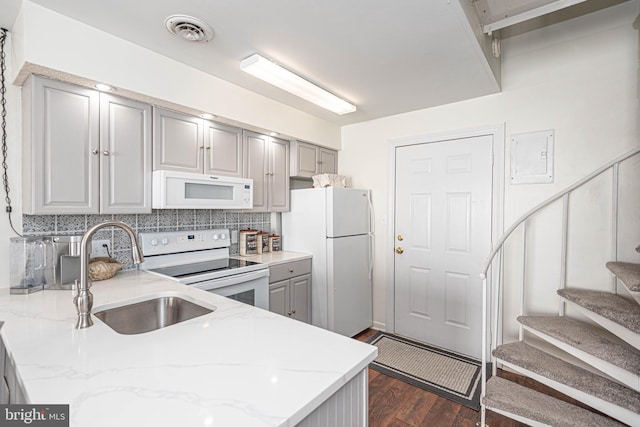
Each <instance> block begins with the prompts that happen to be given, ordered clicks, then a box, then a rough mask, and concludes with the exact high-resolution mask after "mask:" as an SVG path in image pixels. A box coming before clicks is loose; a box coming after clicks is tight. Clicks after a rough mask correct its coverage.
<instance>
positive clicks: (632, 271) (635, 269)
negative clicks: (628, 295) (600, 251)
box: [607, 261, 640, 292]
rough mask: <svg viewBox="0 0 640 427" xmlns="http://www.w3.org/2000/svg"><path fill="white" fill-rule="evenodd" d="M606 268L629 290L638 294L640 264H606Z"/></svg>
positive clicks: (639, 287)
mask: <svg viewBox="0 0 640 427" xmlns="http://www.w3.org/2000/svg"><path fill="white" fill-rule="evenodd" d="M607 268H608V269H609V270H610V271H611V272H612V273H613V274H615V275H616V276H617V277H618V279H620V281H621V282H622V283H624V285H625V286H626V287H627V289H629V291H630V292H640V264H633V263H631V262H613V261H611V262H608V263H607Z"/></svg>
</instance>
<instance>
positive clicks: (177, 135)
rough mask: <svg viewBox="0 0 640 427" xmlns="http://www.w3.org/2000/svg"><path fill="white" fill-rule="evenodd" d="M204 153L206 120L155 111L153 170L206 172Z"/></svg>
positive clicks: (167, 111) (168, 111)
mask: <svg viewBox="0 0 640 427" xmlns="http://www.w3.org/2000/svg"><path fill="white" fill-rule="evenodd" d="M203 151H204V140H203V124H202V119H199V118H197V117H194V116H190V115H188V114H183V113H178V112H176V111H170V110H165V109H162V108H158V107H154V108H153V170H158V169H162V170H174V171H180V172H197V173H202V171H203V169H202V167H203V163H204V155H203Z"/></svg>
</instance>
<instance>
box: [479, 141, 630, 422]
mask: <svg viewBox="0 0 640 427" xmlns="http://www.w3.org/2000/svg"><path fill="white" fill-rule="evenodd" d="M639 153H640V147H637V148H635V149H633V150H631V151H629V152H627V153H625V154H623V155H621V156H619V157H617V158H615V159H613V160H612V161H610V162H609V163H607V164H605V165H604V166H602V167H600V168H598V169H597V170H595V171H593V172H591V173H590V174H589V175H587V176H585V177H584V178H582V179H581V180H579V181H577V182H576V183H574V184H573V185H571V186H569V187H567V188H566V189H564V190H562V191H560V192H559V193H556V194H555V195H553V196H551V197H549V198H548V199H546V200H545V201H543V202H541V203H539V204H538V205H536V206H535V207H533V208H532V209H530V210H529V211H528V212H527V213H525V214H524V215H522V216H521V217H520V218H518V219H517V220H516V221H515V222H514V223H513V224H512V225H511V226H510V227H509V228H508V229H507V231H505V232H504V233H503V235H502V237H500V239H498V241H497V242H496V244H495V246H494V248H493V250H492V251H491V253H490V254H489V256H488V257H487V259H486V261H485V262H484V264H483V265H482V270H481V273H480V277H481V278H482V367H483V369H482V392H481V397H480V399H481V421H480V425H481V426H482V427H484V426H485V417H486V409H485V406H484V404H482V399H483V398H484V396H485V393H486V382H487V378H486V377H487V369H486V366H487V354H491V353H490V352H491V351H492V350H493V349H495V348H496V347H497V346H498V333H497V331H499V330H500V329H499V328H500V325H501V323H502V317H501V315H500V313H501V310H500V307H499V303H500V301H501V295H502V277H504V274H501V272H498V274H495V275H494V278H497V279H496V283H495V286H494V289H493V290H494V293H493V295H494V298H493V303H492V305H491V306H492V307H493V310H492V313H491V315H492V317H491V319H492V321H493V322H494V325H493V328H492V330H493V331H494V333H493V334H491V347H490V348H488V347H487V344H488V342H487V336H488V335H487V334H488V330H487V315H488V312H489V308H488V306H487V294H488V290H487V273H488V272H489V269H491V268H492V266H494V264H497V262H496V260H500V259H501V258H502V255H503V250H504V245H505V243H506V241H507V240H508V239H509V237H511V235H512V234H513V232H514V231H516V230H517V229H518V228H521V229H522V274H521V279H520V290H521V301H520V315H523V314H524V308H525V301H524V294H525V292H524V287H525V282H526V259H527V256H526V255H527V246H526V242H527V220H528V219H529V218H531V217H532V216H534V215H535V214H537V213H538V212H539V211H541V210H543V209H544V208H546V207H547V206H549V205H550V204H552V203H553V202H555V201H557V200H559V199H562V243H561V245H562V249H561V271H560V284H559V287H560V288H564V287H566V282H567V248H568V238H569V233H568V230H569V201H570V195H571V193H572V192H573V191H575V190H576V189H578V188H580V187H582V186H583V185H585V184H586V183H588V182H590V181H591V180H593V179H594V178H596V177H598V176H600V175H602V174H603V173H605V172H607V171H608V170H609V169H611V170H612V174H613V180H612V181H613V197H612V211H613V212H612V221H613V223H612V242H611V246H612V247H611V260H617V255H618V254H617V251H618V188H619V173H620V163H622V162H623V161H625V160H627V159H629V158H631V157H633V156H635V155H637V154H639ZM498 255H500V256H498ZM496 267H497V268H500V266H496ZM612 291H613V292H614V293H615V292H616V278H615V277H613V279H612ZM559 314H560V315H561V316H563V315H564V303H561V305H560V308H559ZM523 334H524V332H523V328H522V325H520V330H519V339H520V340H521V341H522V340H523ZM491 361H492V368H493V369H492V371H493V372H492V374H493V375H496V369H497V367H496V363H495V358H494V357H493V356H491Z"/></svg>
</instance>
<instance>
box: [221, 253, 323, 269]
mask: <svg viewBox="0 0 640 427" xmlns="http://www.w3.org/2000/svg"><path fill="white" fill-rule="evenodd" d="M231 258H237V259H246V260H249V261H255V262H259V263H262V264H269V266H272V265H278V264H284V263H287V262H293V261H299V260H302V259H312V258H313V256H312V255H311V254H305V253H300V252H289V251H276V252H265V253H263V254H259V255H246V256H241V255H234V256H232V257H231Z"/></svg>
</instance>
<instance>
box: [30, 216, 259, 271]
mask: <svg viewBox="0 0 640 427" xmlns="http://www.w3.org/2000/svg"><path fill="white" fill-rule="evenodd" d="M108 219H116V220H120V221H123V222H126V223H127V224H129V225H130V226H131V228H133V230H134V231H135V232H136V234H137V233H142V232H151V231H180V230H204V229H212V228H228V229H229V230H242V229H246V228H254V229H257V230H261V231H267V232H271V214H270V213H261V212H242V211H228V210H213V209H211V210H210V209H154V210H153V211H152V212H151V213H150V214H144V215H143V214H137V215H23V216H22V231H23V234H24V235H25V236H42V235H53V234H57V235H82V234H83V233H84V232H85V231H86V230H87V229H88V228H89V227H91V226H92V225H94V224H96V223H98V222H101V221H105V220H108ZM93 238H94V239H107V240H110V242H111V245H110V246H111V256H112V257H113V258H115V259H117V260H118V261H120V262H121V263H123V264H125V265H126V267H125V268H130V267H131V245H130V243H129V238H128V237H127V236H126V234H125V233H124V232H123V231H122V230H120V229H119V228H105V229H102V230H99V231H98V232H97V233H96V234H95V235H94V237H93ZM229 252H230V253H231V254H232V255H237V254H238V253H239V246H238V243H234V244H232V245H231V247H230V248H229Z"/></svg>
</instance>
